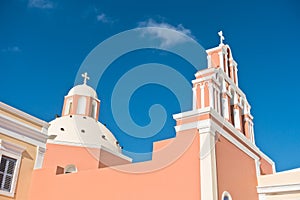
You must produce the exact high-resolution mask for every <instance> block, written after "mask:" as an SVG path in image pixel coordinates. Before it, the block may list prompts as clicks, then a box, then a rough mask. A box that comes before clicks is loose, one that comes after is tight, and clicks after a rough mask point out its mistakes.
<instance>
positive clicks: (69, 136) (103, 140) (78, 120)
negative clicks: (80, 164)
mask: <svg viewBox="0 0 300 200" xmlns="http://www.w3.org/2000/svg"><path fill="white" fill-rule="evenodd" d="M48 135H49V136H51V135H55V136H56V137H55V138H54V139H49V140H48V142H49V143H57V144H65V145H72V146H73V145H74V146H84V147H93V148H101V147H104V148H106V149H109V150H111V151H113V152H116V153H121V148H120V146H119V145H118V144H117V140H116V138H115V137H114V135H113V134H112V133H111V132H110V131H109V130H108V129H107V128H106V127H105V126H104V125H103V124H101V123H100V122H97V121H96V120H95V119H93V118H91V117H86V116H80V115H70V116H63V117H60V118H56V119H55V120H53V121H51V122H50V126H49V128H48ZM50 138H51V137H50Z"/></svg>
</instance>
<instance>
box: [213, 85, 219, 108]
mask: <svg viewBox="0 0 300 200" xmlns="http://www.w3.org/2000/svg"><path fill="white" fill-rule="evenodd" d="M213 90H214V109H215V110H216V111H217V112H218V100H217V89H216V88H215V87H213Z"/></svg>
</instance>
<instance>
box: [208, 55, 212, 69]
mask: <svg viewBox="0 0 300 200" xmlns="http://www.w3.org/2000/svg"><path fill="white" fill-rule="evenodd" d="M207 67H208V68H211V67H212V64H211V55H207Z"/></svg>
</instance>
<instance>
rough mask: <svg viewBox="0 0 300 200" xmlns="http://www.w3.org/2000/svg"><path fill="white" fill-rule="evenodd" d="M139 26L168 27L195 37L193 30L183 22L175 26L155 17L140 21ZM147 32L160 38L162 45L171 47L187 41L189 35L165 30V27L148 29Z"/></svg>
mask: <svg viewBox="0 0 300 200" xmlns="http://www.w3.org/2000/svg"><path fill="white" fill-rule="evenodd" d="M138 26H139V27H159V28H168V29H172V30H175V31H178V32H180V33H183V34H185V35H187V36H189V37H191V38H195V37H194V36H193V35H192V32H191V30H189V29H186V28H184V26H183V25H182V24H179V25H177V26H173V25H171V24H168V23H164V22H162V23H158V22H156V21H155V20H153V19H148V20H147V21H142V22H139V23H138ZM147 33H148V34H151V35H153V36H155V37H157V38H159V39H160V40H161V47H170V46H174V45H176V44H179V43H184V42H186V41H187V37H185V36H184V35H180V34H176V33H175V32H174V33H172V32H170V31H165V30H163V29H148V30H147Z"/></svg>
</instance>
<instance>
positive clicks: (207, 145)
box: [199, 129, 218, 199]
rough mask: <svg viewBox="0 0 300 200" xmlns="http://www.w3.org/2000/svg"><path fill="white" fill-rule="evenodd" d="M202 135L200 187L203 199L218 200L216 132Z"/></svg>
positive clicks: (209, 131)
mask: <svg viewBox="0 0 300 200" xmlns="http://www.w3.org/2000/svg"><path fill="white" fill-rule="evenodd" d="M199 133H200V166H201V167H200V186H201V199H217V198H218V189H217V185H218V184H217V167H216V152H215V134H216V133H215V131H213V130H212V129H209V130H207V131H206V132H203V131H202V129H199Z"/></svg>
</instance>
